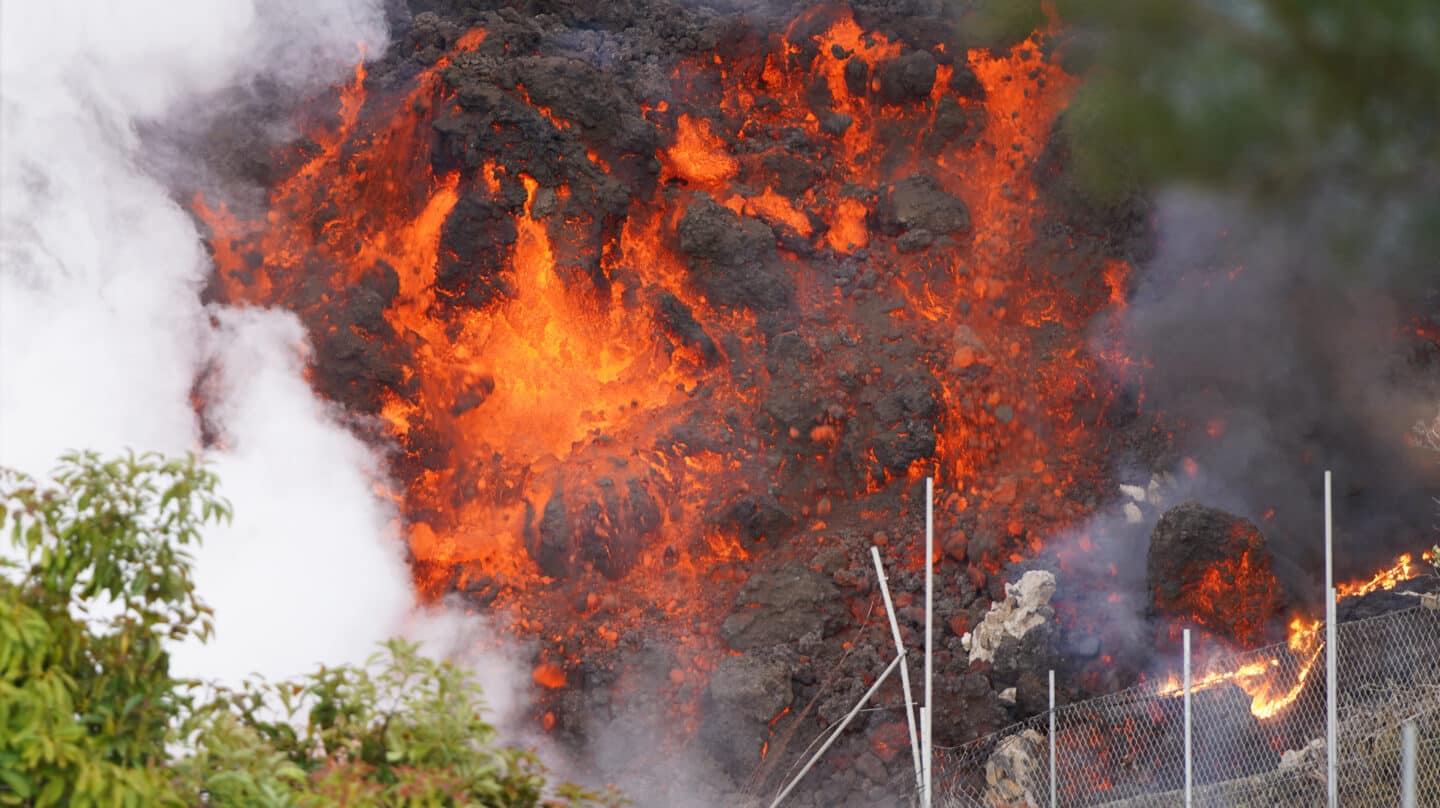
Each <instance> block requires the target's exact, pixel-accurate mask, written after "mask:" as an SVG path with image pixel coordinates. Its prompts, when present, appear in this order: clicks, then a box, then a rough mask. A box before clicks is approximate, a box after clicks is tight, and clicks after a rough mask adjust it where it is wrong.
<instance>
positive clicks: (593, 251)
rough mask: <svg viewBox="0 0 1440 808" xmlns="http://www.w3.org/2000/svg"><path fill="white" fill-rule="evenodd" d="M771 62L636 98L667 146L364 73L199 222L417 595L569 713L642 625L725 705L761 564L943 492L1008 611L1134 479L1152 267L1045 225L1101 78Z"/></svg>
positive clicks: (977, 568)
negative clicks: (930, 491) (1065, 142)
mask: <svg viewBox="0 0 1440 808" xmlns="http://www.w3.org/2000/svg"><path fill="white" fill-rule="evenodd" d="M750 36H751V38H752V41H750V42H749V43H747V46H746V47H740V48H737V49H736V50H735V53H736V54H737V55H735V56H728V55H726V54H721V53H706V54H700V55H696V56H693V57H691V58H688V59H686V60H684V61H683V62H681V63H680V64H678V65H677V66H675V68H674V69H673V70H672V72H671V74H670V79H669V85H670V86H669V87H667V88H665V92H666V94H667V96H668V97H665V98H660V97H651V98H642V99H636V103H635V109H634V110H628V111H625V114H627V115H631V116H632V117H631V118H628V119H627V120H630V121H635V122H643V123H637V124H636V126H643V127H649V129H648V130H646V131H647V132H652V133H653V138H654V141H653V145H647V144H650V143H651V142H650V141H648V140H646V139H645V137H649V136H650V135H648V134H647V135H645V136H644V137H642V136H640V135H636V136H635V137H634V138H632V140H633V141H634V142H635V143H640V144H642V145H643V148H641V147H634V146H632V145H622V144H618V143H616V142H614V140H613V139H607V138H608V137H609V136H608V135H607V136H601V135H598V134H595V132H596V131H600V130H597V129H595V126H594V121H593V120H587V119H582V118H583V116H576V114H575V112H574V111H573V110H571V109H569V108H567V106H566V104H565V103H563V102H564V99H563V98H560V99H559V100H557V99H556V98H555V97H554V92H553V91H552V90H551V89H548V88H547V87H546V85H545V83H544V82H542V81H530V80H525V81H501V80H499V79H494V78H493V74H494V73H495V72H496V71H500V70H502V69H504V68H505V67H506V65H507V64H508V63H509V62H511V61H513V60H512V55H513V54H511V53H510V51H509V50H508V49H509V48H510V46H511V45H510V43H508V42H501V41H498V40H497V41H492V38H491V37H490V36H487V35H486V34H485V33H484V32H481V31H478V30H477V31H472V32H470V33H468V34H466V35H465V36H464V37H463V38H461V39H460V40H459V41H457V42H454V43H453V44H452V46H451V48H450V50H449V52H448V53H447V55H446V56H444V57H443V58H441V59H440V60H439V61H438V62H437V63H435V64H433V65H431V66H430V67H428V68H426V69H424V70H423V71H421V72H420V73H419V75H418V76H416V77H415V78H414V79H413V80H412V81H411V82H410V85H409V87H410V89H409V90H408V91H407V92H403V93H395V92H389V93H380V92H372V90H373V88H372V87H370V86H369V84H368V83H367V71H366V69H365V67H364V66H359V67H357V69H356V72H355V76H354V79H353V81H351V82H350V83H348V84H347V85H345V86H344V87H343V88H340V89H339V90H338V91H337V94H336V96H335V99H334V104H335V106H336V107H337V109H338V113H337V114H336V115H334V116H332V118H331V120H329V121H328V122H322V123H318V124H317V123H312V124H310V125H308V126H307V127H306V132H307V141H306V143H305V144H303V145H302V146H296V147H293V148H286V149H282V153H281V155H280V156H279V157H278V158H277V160H276V162H277V164H278V165H281V166H284V167H289V169H288V173H287V174H286V175H285V178H284V179H282V180H281V181H279V182H278V183H276V184H275V185H274V186H273V187H272V188H271V189H270V191H269V195H268V199H267V202H266V206H265V209H264V210H263V211H259V212H248V213H247V212H244V211H241V210H238V209H234V208H232V207H231V206H227V205H226V204H224V203H223V202H221V201H216V200H209V199H205V198H199V197H197V198H196V200H195V202H194V205H193V208H194V210H195V212H196V215H197V216H198V217H199V218H200V219H201V220H202V221H203V222H204V223H205V224H206V225H207V227H208V228H209V233H210V236H209V242H210V244H211V247H212V249H213V254H214V259H215V264H216V268H217V283H216V288H215V294H216V295H217V296H219V297H221V298H223V299H225V300H227V301H228V302H231V303H237V304H239V303H249V304H253V305H264V306H271V305H278V306H285V307H288V308H290V309H292V310H294V311H296V312H297V313H298V314H299V315H300V316H301V318H302V320H303V321H304V322H305V324H306V326H307V327H308V329H309V331H310V334H311V337H312V340H313V341H314V343H315V345H316V352H315V354H316V355H315V361H314V367H313V368H312V373H311V377H312V381H313V382H314V383H315V384H316V386H317V387H318V388H319V389H320V390H321V392H323V393H324V394H326V395H327V396H330V397H331V398H333V399H335V400H337V401H339V402H340V403H342V404H343V405H345V406H346V407H348V408H349V409H350V411H351V412H352V413H354V414H357V415H358V416H360V417H361V420H362V421H363V423H364V428H365V429H378V430H379V432H380V434H379V435H378V437H377V438H376V439H377V441H378V442H379V443H380V444H382V445H384V446H386V447H387V450H388V451H389V453H390V457H391V463H390V473H391V477H392V479H393V480H394V485H395V487H396V489H397V490H396V491H395V492H394V496H395V499H396V501H397V502H398V504H399V507H400V512H401V516H402V518H403V529H404V531H405V538H406V541H407V546H408V550H409V554H410V560H411V566H412V570H413V573H414V577H415V582H416V586H417V589H418V591H419V592H420V593H421V595H422V596H423V597H424V598H427V599H431V600H434V599H439V598H442V597H445V596H447V595H449V594H451V593H458V594H459V596H460V597H462V598H463V599H464V601H465V602H466V603H468V604H469V605H470V606H471V607H472V608H477V609H485V610H488V611H489V612H491V613H493V614H495V615H498V616H501V617H502V618H503V620H504V621H505V622H506V624H507V625H508V626H509V628H510V629H512V630H513V631H515V632H517V633H520V634H522V635H525V636H530V637H536V638H539V639H541V640H542V643H543V646H544V648H545V652H544V655H543V657H542V658H543V659H545V660H546V661H545V662H544V663H542V664H541V665H540V666H538V667H536V668H535V669H534V676H533V678H534V681H535V683H536V684H537V685H538V686H540V687H542V688H545V689H555V688H560V687H565V686H567V683H570V682H573V681H575V680H576V677H574V676H572V675H570V674H571V673H572V672H573V671H572V666H573V665H574V664H575V662H576V661H577V660H578V659H580V658H582V657H583V656H584V655H585V654H586V653H587V652H588V651H591V650H603V649H613V648H615V647H616V646H617V645H618V644H620V643H621V642H622V638H623V637H625V636H627V635H628V634H629V633H630V632H632V631H633V630H636V629H639V630H641V631H643V632H644V634H645V636H648V637H657V638H663V639H665V640H668V641H669V643H670V644H671V646H672V647H675V648H679V649H681V651H682V652H683V657H684V661H683V662H679V663H677V668H676V671H678V676H677V675H672V676H671V677H670V681H671V683H672V684H673V685H674V686H675V687H677V688H679V687H686V686H689V683H691V682H692V681H694V680H695V679H697V678H698V679H699V680H701V681H703V677H704V673H705V672H706V671H707V670H708V669H709V668H711V667H713V664H714V661H713V660H714V659H715V658H716V656H717V654H720V653H722V652H721V651H720V649H719V641H718V639H717V638H716V637H715V628H716V626H717V625H718V623H719V622H720V620H721V619H722V617H723V615H724V614H725V611H726V609H728V608H729V607H730V605H731V603H732V600H733V596H734V593H735V591H736V589H737V588H738V586H739V584H740V583H741V582H742V581H743V580H744V577H745V575H746V574H747V572H748V571H749V570H751V569H752V568H753V567H754V566H755V565H756V564H757V563H759V561H758V559H759V557H760V556H761V555H763V554H764V553H765V552H767V551H769V550H771V549H772V548H779V547H781V546H784V545H786V544H787V543H790V545H791V547H792V550H791V552H793V547H794V546H796V545H798V546H812V545H814V544H818V543H819V542H821V541H823V540H824V538H825V536H826V534H827V533H831V532H832V531H833V528H831V527H830V525H829V524H827V522H828V521H830V520H837V521H838V518H837V512H839V513H843V514H846V515H848V516H851V517H853V515H854V514H855V512H856V511H860V510H863V509H862V506H860V505H858V504H855V503H858V502H860V501H863V500H864V499H865V498H866V497H869V496H872V495H876V494H878V493H880V492H885V491H891V492H895V491H897V490H903V489H904V487H905V486H907V485H908V484H909V483H910V482H911V481H912V480H914V479H917V478H918V477H920V476H922V475H924V474H926V473H930V474H934V475H935V476H936V477H937V478H938V487H940V488H942V489H944V490H946V491H948V492H950V496H947V497H946V498H945V499H944V500H943V501H942V502H941V503H940V506H939V508H938V509H937V510H938V513H937V519H938V520H941V521H942V524H947V525H953V529H950V530H946V531H945V535H946V536H947V537H948V538H947V540H946V544H947V546H946V547H945V550H946V551H947V553H948V557H950V558H953V559H957V560H958V563H962V564H964V565H965V566H967V567H968V569H966V570H965V571H964V572H965V574H966V575H967V576H968V580H970V581H972V582H974V583H975V585H976V586H977V588H979V587H980V584H982V583H983V582H984V580H985V577H986V576H987V575H993V574H997V573H998V572H999V571H1000V570H1001V568H1002V566H1003V565H1004V564H1006V563H1008V562H1010V561H1012V560H1015V559H1018V558H1025V557H1029V556H1031V555H1034V554H1035V553H1037V552H1038V551H1039V550H1040V544H1041V537H1043V536H1046V535H1051V534H1054V533H1056V532H1058V531H1059V530H1061V529H1063V528H1064V527H1066V526H1069V525H1072V524H1075V523H1077V522H1079V521H1080V520H1082V519H1083V518H1085V517H1086V516H1087V515H1088V514H1089V513H1090V512H1091V510H1093V508H1094V507H1095V500H1094V498H1093V497H1091V496H1089V495H1088V494H1086V493H1084V492H1086V491H1089V490H1091V485H1092V483H1093V482H1094V481H1096V480H1099V479H1102V478H1103V477H1104V476H1105V475H1106V472H1107V469H1108V467H1109V466H1108V461H1107V460H1106V453H1105V446H1104V443H1103V434H1102V433H1103V431H1102V430H1101V429H1099V428H1098V427H1099V426H1100V424H1101V421H1102V420H1103V417H1104V416H1103V413H1104V411H1105V407H1106V406H1108V402H1110V401H1111V400H1112V395H1111V389H1110V388H1109V386H1108V385H1109V382H1106V381H1101V378H1102V376H1103V373H1101V372H1100V358H1099V357H1097V356H1096V355H1095V354H1094V353H1093V352H1092V350H1091V343H1090V339H1089V336H1090V332H1089V331H1088V330H1087V329H1088V328H1089V326H1090V324H1091V323H1092V321H1094V320H1095V319H1096V317H1097V315H1100V314H1102V313H1104V314H1106V315H1107V319H1108V320H1109V321H1110V322H1116V321H1118V314H1119V312H1120V311H1122V310H1123V308H1124V306H1125V298H1126V290H1127V288H1128V283H1129V281H1128V273H1129V268H1128V266H1127V265H1126V264H1125V263H1124V262H1123V261H1119V260H1117V259H1115V258H1114V257H1113V256H1105V255H1100V254H1098V253H1097V254H1093V255H1091V254H1083V255H1082V256H1081V257H1074V256H1072V255H1071V253H1072V252H1073V250H1072V247H1073V245H1074V242H1075V240H1076V239H1078V238H1081V236H1078V235H1073V234H1072V235H1070V236H1068V237H1066V238H1056V237H1054V236H1053V235H1051V234H1050V231H1049V230H1047V229H1046V228H1043V227H1039V226H1037V225H1036V221H1037V219H1039V218H1041V217H1044V216H1049V215H1053V212H1052V211H1049V210H1047V202H1046V201H1045V199H1044V193H1043V191H1042V188H1041V187H1040V183H1041V181H1042V180H1043V179H1044V177H1043V173H1042V172H1041V171H1040V170H1038V169H1037V166H1038V165H1040V164H1041V163H1042V162H1043V160H1042V158H1043V157H1044V156H1045V150H1046V147H1047V144H1048V143H1049V141H1050V136H1051V132H1052V129H1053V127H1054V123H1055V119H1056V116H1057V114H1058V113H1059V112H1060V110H1061V109H1062V108H1063V106H1064V104H1065V101H1066V99H1067V98H1068V96H1069V93H1070V91H1071V90H1072V89H1073V87H1074V86H1075V80H1074V79H1073V78H1071V77H1070V76H1068V75H1066V74H1065V73H1064V72H1063V71H1062V70H1060V68H1059V67H1057V66H1056V65H1054V64H1052V63H1051V62H1050V61H1048V60H1047V58H1046V56H1045V55H1044V54H1045V48H1044V47H1042V41H1043V35H1042V34H1036V35H1035V36H1033V37H1031V38H1030V39H1029V40H1028V41H1026V42H1023V43H1021V44H1020V45H1017V46H1015V47H1014V48H1013V49H1011V50H1009V51H1008V52H992V51H990V50H989V49H977V50H975V51H972V52H969V53H958V54H953V55H952V54H948V53H946V52H945V50H944V48H942V47H939V46H936V47H935V48H933V49H932V50H931V51H918V50H914V49H911V48H909V47H908V46H906V45H905V44H904V43H902V42H899V41H892V40H890V39H887V38H886V37H885V36H883V35H881V34H879V33H875V32H867V31H865V30H863V29H862V28H861V27H860V25H859V24H858V23H857V22H856V21H855V19H854V18H853V17H852V16H851V15H850V14H849V13H848V12H847V11H844V10H843V9H835V8H821V9H816V10H812V11H810V12H807V13H806V14H805V15H803V16H802V17H800V18H799V19H797V20H796V21H795V22H794V23H793V24H792V25H791V26H790V27H789V29H788V30H787V31H785V32H784V33H783V34H774V35H769V36H765V35H761V34H758V33H752V34H751V35H750ZM514 59H521V57H519V56H514ZM627 143H628V141H627ZM636 148H640V149H641V150H640V151H636V150H635V149H636ZM627 149H629V150H628V151H627ZM842 286H843V287H845V288H844V289H842ZM895 516H896V515H895V514H894V513H891V512H874V515H873V516H872V517H871V518H874V519H876V520H891V519H894V518H895ZM905 562H906V563H908V564H911V565H915V566H918V565H919V562H920V559H918V558H906V559H905ZM682 667H683V669H681V668H682ZM691 671H695V672H698V673H699V674H700V676H698V677H695V676H691V675H690V673H691ZM692 690H693V688H692ZM547 716H548V717H546V718H545V719H544V722H545V723H546V724H547V725H554V723H555V721H556V719H555V717H554V715H553V713H547Z"/></svg>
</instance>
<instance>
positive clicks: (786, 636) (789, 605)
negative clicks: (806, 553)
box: [720, 564, 845, 651]
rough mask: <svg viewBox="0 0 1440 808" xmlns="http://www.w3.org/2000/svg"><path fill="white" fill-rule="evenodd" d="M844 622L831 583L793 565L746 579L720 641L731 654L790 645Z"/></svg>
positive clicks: (842, 605)
mask: <svg viewBox="0 0 1440 808" xmlns="http://www.w3.org/2000/svg"><path fill="white" fill-rule="evenodd" d="M844 617H845V603H844V601H843V599H842V598H841V596H840V590H839V589H837V588H836V587H835V585H834V584H833V583H831V582H830V579H829V578H827V577H826V576H824V575H821V574H820V573H818V572H815V571H814V570H811V569H809V568H807V567H803V566H800V565H798V564H792V565H788V566H784V567H780V568H778V569H774V570H769V571H764V572H758V573H756V574H755V575H752V576H750V580H748V581H746V582H745V586H743V587H742V588H741V589H740V594H739V595H737V596H736V598H735V611H733V612H731V613H730V616H729V617H727V618H725V622H724V623H722V624H721V626H720V637H721V638H722V639H724V640H725V643H726V645H729V646H730V647H731V648H732V649H734V650H736V651H751V650H755V649H759V648H768V647H771V646H776V645H793V644H795V643H797V642H799V640H800V638H802V637H804V636H805V635H807V634H811V633H816V634H820V635H822V636H823V635H824V634H826V633H828V632H829V631H830V630H831V629H833V628H834V627H835V626H836V625H838V624H839V623H840V621H841V620H843V619H844Z"/></svg>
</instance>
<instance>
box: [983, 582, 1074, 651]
mask: <svg viewBox="0 0 1440 808" xmlns="http://www.w3.org/2000/svg"><path fill="white" fill-rule="evenodd" d="M1054 596H1055V575H1054V574H1053V573H1050V572H1046V571H1045V570H1030V571H1029V572H1027V573H1025V574H1024V575H1022V576H1020V580H1019V581H1017V582H1015V583H1013V584H1005V599H1004V600H1002V601H1000V602H998V603H994V604H991V606H990V611H989V612H988V613H987V614H986V615H985V619H984V620H983V621H981V623H980V625H978V626H976V627H975V631H974V632H973V636H972V637H971V639H970V643H969V645H968V646H966V647H967V648H969V650H970V661H971V662H972V663H973V662H979V661H985V662H990V661H992V660H993V659H994V658H995V650H996V649H997V648H999V647H1000V643H1001V641H1003V640H1004V639H1005V638H1006V637H1007V636H1009V637H1014V638H1015V639H1017V640H1018V639H1020V638H1021V637H1024V636H1025V635H1026V634H1027V633H1029V631H1030V630H1031V629H1033V628H1035V627H1036V626H1040V625H1043V624H1044V623H1046V622H1047V621H1049V620H1050V619H1051V618H1052V617H1053V616H1054V610H1052V609H1051V608H1050V598H1052V597H1054Z"/></svg>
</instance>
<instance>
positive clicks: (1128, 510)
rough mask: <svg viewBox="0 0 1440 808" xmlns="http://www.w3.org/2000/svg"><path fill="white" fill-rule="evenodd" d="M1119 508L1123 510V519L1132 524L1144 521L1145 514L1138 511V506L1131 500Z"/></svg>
mask: <svg viewBox="0 0 1440 808" xmlns="http://www.w3.org/2000/svg"><path fill="white" fill-rule="evenodd" d="M1121 510H1122V511H1124V512H1125V521H1126V522H1129V523H1130V524H1132V525H1138V524H1140V523H1141V522H1143V521H1145V514H1144V513H1142V512H1141V511H1140V506H1139V505H1136V504H1135V503H1133V502H1127V503H1125V506H1124V507H1123V508H1121Z"/></svg>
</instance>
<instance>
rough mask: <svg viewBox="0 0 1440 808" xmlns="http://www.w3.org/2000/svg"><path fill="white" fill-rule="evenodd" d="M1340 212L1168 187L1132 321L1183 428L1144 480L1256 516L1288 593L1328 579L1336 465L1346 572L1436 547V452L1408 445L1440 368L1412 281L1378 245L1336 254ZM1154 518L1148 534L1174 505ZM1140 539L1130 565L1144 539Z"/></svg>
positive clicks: (1174, 498) (1130, 329)
mask: <svg viewBox="0 0 1440 808" xmlns="http://www.w3.org/2000/svg"><path fill="white" fill-rule="evenodd" d="M1340 204H1343V203H1342V202H1341V201H1337V200H1334V199H1313V200H1308V201H1307V202H1306V203H1305V205H1303V206H1301V207H1300V209H1296V208H1295V207H1290V208H1280V207H1275V208H1272V209H1268V210H1260V209H1257V208H1256V207H1254V206H1253V205H1247V204H1245V203H1244V202H1241V201H1237V200H1236V199H1235V198H1234V197H1231V196H1220V195H1205V194H1200V193H1197V192H1194V191H1188V190H1171V191H1169V192H1166V193H1164V194H1162V195H1161V196H1159V197H1158V198H1157V200H1156V205H1155V208H1154V211H1155V218H1154V224H1155V236H1156V244H1157V251H1156V254H1155V255H1154V257H1153V258H1152V259H1151V260H1149V261H1147V262H1145V263H1144V265H1143V266H1142V267H1140V271H1139V273H1138V277H1139V278H1140V280H1139V283H1138V287H1137V289H1136V291H1135V294H1134V296H1133V299H1132V300H1131V302H1130V305H1129V308H1128V311H1127V322H1126V332H1127V333H1126V342H1127V345H1128V347H1129V350H1130V351H1131V352H1132V355H1133V356H1135V357H1137V358H1141V359H1143V360H1144V371H1143V376H1144V378H1143V387H1144V394H1145V407H1146V408H1147V409H1148V410H1150V411H1153V412H1160V413H1163V414H1164V416H1165V417H1166V419H1167V423H1169V424H1171V425H1176V426H1177V427H1178V428H1177V429H1176V434H1175V450H1176V451H1175V458H1174V460H1175V463H1174V466H1173V467H1170V468H1163V469H1150V470H1147V471H1146V472H1144V473H1142V474H1141V475H1140V476H1139V477H1138V478H1137V479H1136V480H1135V482H1138V483H1140V484H1142V485H1143V484H1144V483H1145V479H1144V476H1147V475H1148V472H1149V471H1169V472H1170V473H1172V474H1173V475H1174V478H1175V483H1174V485H1173V486H1171V487H1170V491H1169V493H1168V495H1167V499H1168V500H1169V502H1170V504H1176V503H1178V502H1180V501H1183V500H1187V499H1193V500H1197V501H1200V502H1203V503H1205V504H1207V505H1212V506H1215V507H1220V508H1224V509H1227V510H1230V511H1233V512H1235V513H1237V514H1239V515H1241V516H1244V517H1246V518H1248V519H1250V520H1252V521H1254V522H1255V523H1256V524H1257V525H1259V526H1260V527H1261V529H1262V530H1263V531H1264V533H1265V534H1266V537H1267V540H1268V542H1269V544H1270V547H1271V550H1272V551H1273V552H1274V553H1275V555H1276V556H1277V561H1278V565H1277V573H1278V574H1279V575H1280V577H1281V579H1282V581H1283V582H1284V583H1285V584H1286V585H1287V588H1289V589H1290V591H1291V592H1292V593H1295V594H1297V595H1301V596H1302V597H1309V598H1318V596H1319V584H1320V582H1321V581H1322V580H1323V530H1324V527H1323V516H1322V514H1323V506H1322V487H1323V472H1324V470H1326V469H1331V470H1333V472H1334V477H1335V489H1334V490H1335V506H1334V507H1335V524H1336V575H1337V577H1339V578H1340V579H1341V580H1344V579H1345V578H1346V577H1349V576H1358V575H1362V574H1366V575H1368V574H1369V573H1370V572H1372V571H1373V569H1374V568H1375V567H1376V566H1377V565H1378V564H1380V563H1383V562H1388V561H1392V560H1393V558H1394V557H1395V555H1397V554H1399V553H1400V552H1406V551H1414V550H1416V549H1419V548H1421V547H1423V546H1426V545H1428V541H1426V540H1425V536H1426V533H1427V531H1428V530H1429V528H1430V525H1431V522H1432V518H1431V501H1430V498H1429V496H1428V492H1429V491H1432V490H1433V487H1434V486H1435V485H1436V483H1437V482H1440V481H1437V479H1436V474H1435V468H1434V463H1433V458H1432V457H1429V456H1427V455H1426V454H1425V453H1423V452H1418V451H1416V450H1415V449H1414V448H1413V447H1411V446H1410V445H1409V444H1408V443H1407V441H1406V437H1407V434H1408V433H1409V431H1410V429H1411V427H1412V425H1413V424H1415V423H1416V421H1417V420H1421V419H1424V420H1427V421H1428V420H1429V418H1430V417H1431V416H1432V415H1433V412H1434V407H1435V401H1436V384H1435V382H1436V379H1435V378H1434V373H1433V370H1432V369H1430V368H1428V367H1427V365H1426V364H1425V362H1424V361H1417V356H1416V354H1415V353H1414V351H1413V346H1414V345H1415V342H1414V337H1413V334H1411V333H1410V329H1411V325H1412V323H1411V318H1413V317H1414V315H1415V313H1416V310H1417V309H1418V305H1417V304H1418V303H1419V300H1418V299H1417V298H1416V297H1415V293H1414V289H1413V284H1412V279H1410V278H1405V277H1402V276H1400V275H1399V274H1397V273H1395V272H1392V271H1391V270H1390V267H1389V265H1388V264H1387V263H1386V262H1385V261H1384V260H1382V259H1381V258H1380V257H1379V255H1380V248H1378V247H1377V250H1376V251H1374V252H1364V251H1350V252H1342V251H1341V250H1339V249H1337V244H1336V240H1335V239H1334V238H1333V237H1332V236H1333V234H1332V233H1329V232H1327V231H1326V230H1325V228H1324V227H1323V225H1320V224H1316V222H1327V221H1333V220H1334V213H1335V208H1336V206H1337V205H1340ZM1377 238H1378V237H1377ZM1381 246H1382V247H1383V245H1381ZM1420 359H1422V360H1423V357H1420ZM1182 458H1183V460H1182ZM1186 461H1188V462H1186ZM1123 476H1124V475H1123V474H1122V478H1123ZM1132 476H1133V473H1132ZM1147 517H1148V520H1147V521H1148V524H1147V527H1148V526H1149V525H1153V522H1154V519H1155V518H1156V517H1158V513H1153V514H1147ZM1123 545H1124V547H1125V548H1126V549H1124V550H1122V551H1121V553H1120V554H1119V557H1121V558H1125V557H1131V556H1130V554H1131V553H1132V552H1133V551H1134V550H1135V549H1137V548H1136V547H1135V546H1134V545H1135V542H1134V541H1133V540H1127V541H1125V542H1123ZM1139 549H1140V550H1142V551H1143V544H1142V545H1140V547H1139ZM1122 566H1123V564H1122ZM1131 566H1133V565H1131Z"/></svg>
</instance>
